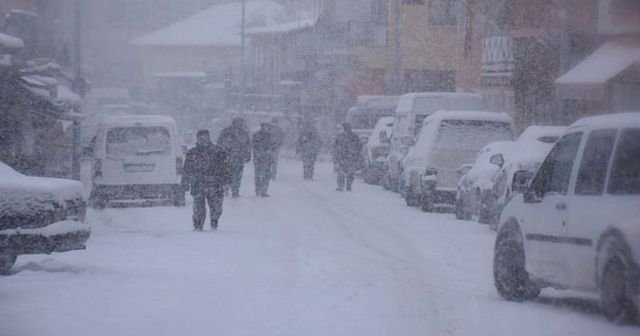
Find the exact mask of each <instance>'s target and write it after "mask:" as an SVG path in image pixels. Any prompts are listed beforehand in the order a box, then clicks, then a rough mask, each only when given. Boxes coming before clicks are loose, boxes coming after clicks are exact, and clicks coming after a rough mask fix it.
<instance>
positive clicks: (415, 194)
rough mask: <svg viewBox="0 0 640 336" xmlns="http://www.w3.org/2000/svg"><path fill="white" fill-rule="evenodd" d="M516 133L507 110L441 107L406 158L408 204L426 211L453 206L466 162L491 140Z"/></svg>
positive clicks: (504, 139) (423, 126)
mask: <svg viewBox="0 0 640 336" xmlns="http://www.w3.org/2000/svg"><path fill="white" fill-rule="evenodd" d="M514 137H515V131H514V126H513V120H512V119H511V117H509V116H508V115H507V114H504V113H495V112H484V111H482V112H481V111H438V112H436V113H434V114H433V115H431V116H429V117H427V118H426V119H425V120H424V122H423V125H422V130H421V132H420V135H419V137H418V140H417V142H416V145H415V146H413V147H412V148H411V150H410V151H409V153H408V154H407V156H406V158H405V159H404V162H403V166H404V172H403V175H402V184H403V186H404V188H403V189H402V191H403V196H404V198H405V200H406V202H407V205H409V206H416V205H420V206H421V207H422V209H423V210H424V211H433V210H435V209H436V208H453V207H454V204H455V200H456V193H457V185H458V181H459V180H460V177H461V176H462V175H463V173H464V172H465V171H464V170H465V164H467V163H468V162H471V161H472V160H473V159H474V157H475V155H476V153H478V151H479V150H480V149H481V148H482V147H484V146H485V145H487V144H488V143H490V142H494V141H506V140H513V139H514ZM466 169H468V166H467V167H466Z"/></svg>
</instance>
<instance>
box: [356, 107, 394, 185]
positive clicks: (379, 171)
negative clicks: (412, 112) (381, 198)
mask: <svg viewBox="0 0 640 336" xmlns="http://www.w3.org/2000/svg"><path fill="white" fill-rule="evenodd" d="M392 129H393V117H382V118H380V120H378V122H377V123H376V127H374V128H373V132H372V136H370V137H369V139H368V140H367V143H366V144H365V146H364V168H363V172H362V175H363V177H364V181H365V182H366V183H369V184H377V183H380V181H381V180H382V177H383V176H384V173H385V170H384V169H385V164H386V161H387V156H388V155H389V138H390V135H391V130H392Z"/></svg>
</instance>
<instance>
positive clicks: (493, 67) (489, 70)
mask: <svg viewBox="0 0 640 336" xmlns="http://www.w3.org/2000/svg"><path fill="white" fill-rule="evenodd" d="M513 49H514V48H513V38H512V37H510V36H492V37H488V38H485V39H484V40H483V53H482V75H483V76H485V77H492V76H511V73H512V72H513V69H514V64H515V60H514V58H513Z"/></svg>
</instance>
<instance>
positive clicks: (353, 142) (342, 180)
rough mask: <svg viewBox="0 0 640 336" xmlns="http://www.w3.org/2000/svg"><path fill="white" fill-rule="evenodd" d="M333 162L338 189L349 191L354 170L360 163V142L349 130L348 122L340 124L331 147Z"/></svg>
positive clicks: (353, 177)
mask: <svg viewBox="0 0 640 336" xmlns="http://www.w3.org/2000/svg"><path fill="white" fill-rule="evenodd" d="M333 162H334V164H335V168H336V172H337V174H338V188H337V189H336V190H338V191H343V190H345V187H346V190H347V191H351V186H352V184H353V180H354V179H355V174H356V171H357V170H358V169H359V168H360V165H361V164H362V143H361V142H360V138H359V137H358V136H357V135H355V134H354V133H353V132H352V131H351V125H350V124H349V123H344V124H342V127H341V128H339V131H338V134H337V136H336V140H335V143H334V147H333Z"/></svg>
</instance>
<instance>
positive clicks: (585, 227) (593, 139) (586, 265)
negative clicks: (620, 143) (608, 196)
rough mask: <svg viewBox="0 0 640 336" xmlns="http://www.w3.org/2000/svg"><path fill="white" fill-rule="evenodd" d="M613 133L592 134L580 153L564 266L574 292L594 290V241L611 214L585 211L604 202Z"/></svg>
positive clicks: (615, 131)
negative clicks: (566, 260) (566, 259)
mask: <svg viewBox="0 0 640 336" xmlns="http://www.w3.org/2000/svg"><path fill="white" fill-rule="evenodd" d="M617 133H618V132H617V130H616V129H600V130H595V131H592V132H591V133H590V134H589V137H588V138H587V140H586V144H585V147H584V150H583V151H582V153H583V154H582V158H581V159H580V165H579V168H578V173H577V175H576V183H575V187H574V192H573V196H572V197H571V207H570V208H569V209H568V210H569V214H570V218H569V219H570V222H569V224H568V225H567V237H568V238H567V240H568V243H569V245H570V253H569V256H568V258H569V260H568V261H569V263H568V264H569V267H570V271H571V279H572V282H571V286H572V287H574V288H582V289H595V288H593V285H594V283H595V282H594V274H596V273H595V263H594V260H595V257H596V244H597V239H598V236H599V235H600V234H601V233H602V228H603V226H604V225H606V223H607V222H608V220H609V217H610V216H611V213H610V212H609V211H588V210H587V209H598V208H602V202H603V201H604V202H607V201H605V200H604V197H605V196H604V188H605V181H606V178H607V171H608V169H609V164H610V163H609V162H610V160H611V156H612V155H611V153H612V152H613V147H614V144H615V141H616V135H617ZM606 204H612V203H609V202H607V203H606ZM610 210H611V209H610Z"/></svg>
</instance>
